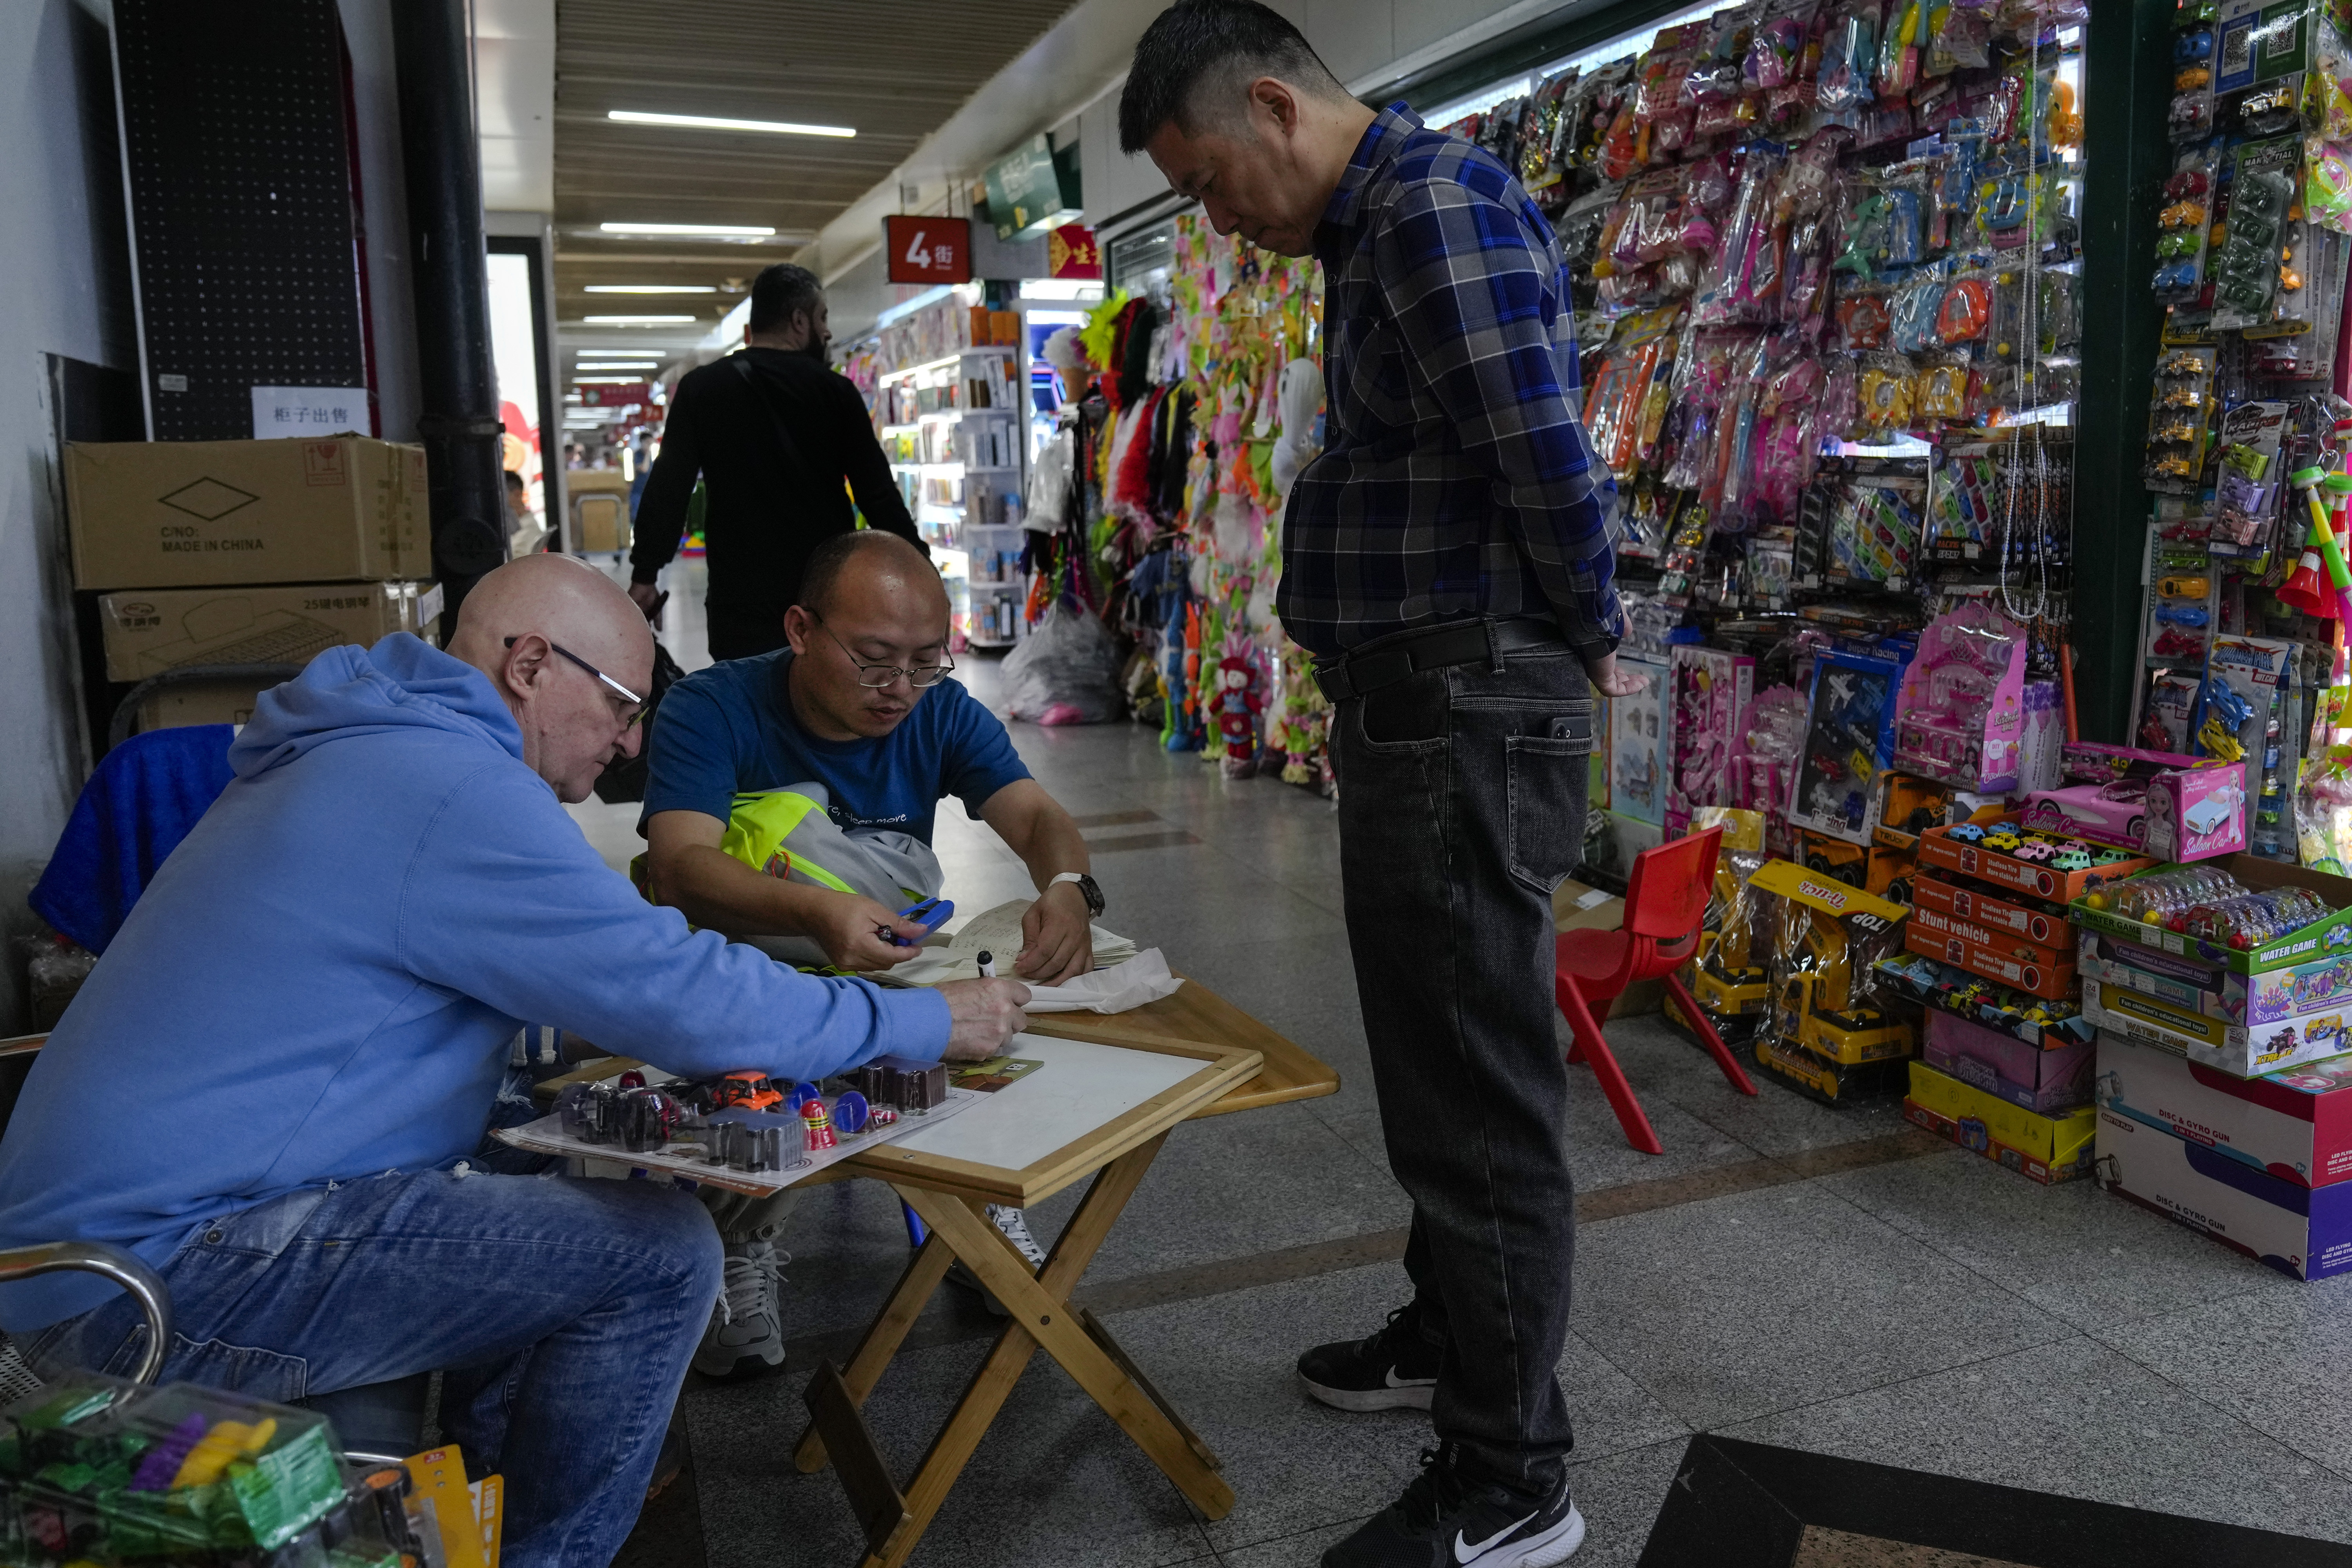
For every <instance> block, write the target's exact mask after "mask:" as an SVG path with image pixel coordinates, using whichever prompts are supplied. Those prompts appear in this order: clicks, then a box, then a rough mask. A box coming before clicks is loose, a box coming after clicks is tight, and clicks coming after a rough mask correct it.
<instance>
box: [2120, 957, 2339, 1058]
mask: <svg viewBox="0 0 2352 1568" xmlns="http://www.w3.org/2000/svg"><path fill="white" fill-rule="evenodd" d="M2083 1016H2084V1017H2086V1018H2088V1019H2090V1020H2091V1022H2092V1023H2093V1024H2095V1025H2096V1026H2098V1027H2100V1028H2102V1029H2110V1030H2113V1031H2114V1032H2115V1033H2116V1034H2119V1035H2128V1036H2130V1037H2132V1038H2133V1039H2136V1040H2146V1041H2147V1042H2149V1043H2150V1044H2153V1045H2158V1046H2161V1047H2165V1048H2166V1049H2168V1050H2175V1051H2179V1052H2181V1053H2182V1054H2183V1055H2185V1056H2187V1057H2188V1058H2189V1060H2190V1061H2192V1062H2198V1063H2200V1064H2202V1065H2203V1066H2206V1067H2210V1068H2221V1070H2222V1071H2223V1072H2225V1073H2228V1074H2230V1075H2231V1077H2232V1078H2254V1077H2258V1076H2259V1075H2261V1074H2263V1073H2273V1072H2278V1071H2281V1070H2283V1069H2284V1068H2293V1067H2302V1066H2304V1065H2305V1064H2306V1063H2309V1062H2317V1061H2325V1060H2326V1059H2327V1058H2330V1057H2336V1056H2342V1055H2343V1054H2344V1053H2345V1052H2346V1051H2347V1050H2352V1037H2347V1035H2346V1033H2345V1026H2346V1023H2347V1020H2352V1007H2347V1006H2344V1005H2338V1006H2335V1007H2330V1008H2327V1009H2325V1010H2323V1011H2319V1012H2313V1013H2301V1014H2297V1015H2296V1016H2294V1017H2292V1018H2281V1019H2276V1020H2273V1021H2272V1022H2269V1023H2263V1024H2231V1023H2226V1022H2224V1021H2223V1020H2221V1019H2220V1018H2209V1017H2207V1016H2205V1015H2204V1014H2202V1013H2194V1012H2190V1011H2189V1010H2188V1009H2186V1008H2182V1007H2176V1006H2174V1005H2172V1004H2170V1003H2169V1002H2164V1001H2159V1000H2158V998H2156V997H2154V996H2149V995H2146V994H2142V993H2140V992H2138V991H2132V990H2126V989H2125V988H2123V987H2121V986H2112V985H2107V984H2103V983H2101V982H2099V981H2096V980H2084V982H2083Z"/></svg>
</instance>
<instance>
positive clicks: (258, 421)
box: [253, 386, 370, 441]
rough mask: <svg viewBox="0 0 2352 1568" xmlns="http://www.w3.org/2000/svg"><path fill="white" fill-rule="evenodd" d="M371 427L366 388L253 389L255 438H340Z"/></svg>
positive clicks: (360, 433)
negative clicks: (346, 432) (346, 433)
mask: <svg viewBox="0 0 2352 1568" xmlns="http://www.w3.org/2000/svg"><path fill="white" fill-rule="evenodd" d="M369 428H370V426H369V420H368V394H367V388H366V387H364V386H257V387H255V388H254V389H253V438H254V439H255V440H257V441H268V440H274V439H276V438H277V437H281V436H340V435H342V434H343V433H344V432H345V431H353V432H356V433H358V434H359V435H362V436H364V435H366V434H367V433H368V430H369Z"/></svg>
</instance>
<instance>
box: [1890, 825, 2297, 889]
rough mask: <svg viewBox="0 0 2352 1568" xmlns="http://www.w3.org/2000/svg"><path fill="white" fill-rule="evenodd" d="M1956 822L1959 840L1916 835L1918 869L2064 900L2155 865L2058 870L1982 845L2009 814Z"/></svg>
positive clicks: (1938, 830)
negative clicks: (1992, 819)
mask: <svg viewBox="0 0 2352 1568" xmlns="http://www.w3.org/2000/svg"><path fill="white" fill-rule="evenodd" d="M1961 826H1963V827H1966V828H1968V829H1969V831H1968V832H1967V833H1966V834H1964V835H1963V836H1962V837H1959V838H1954V837H1952V834H1953V832H1954V831H1955V830H1954V829H1953V828H1949V827H1931V828H1929V829H1928V830H1927V832H1925V833H1922V834H1921V835H1919V850H1918V853H1919V867H1920V869H1922V870H1944V871H1958V873H1959V874H1960V875H1961V876H1963V877H1974V878H1977V879H1979V880H1980V881H1986V882H1990V883H1992V884H1993V885H1994V886H1995V887H1999V888H2013V889H2016V890H2017V891H2019V892H2021V893H2024V894H2027V895H2029V896H2031V897H2032V898H2037V899H2048V900H2052V901H2053V902H2056V903H2064V902H2066V901H2068V900H2073V899H2078V898H2081V897H2082V896H2083V895H2084V893H2087V892H2089V891H2090V890H2091V889H2094V888H2098V887H2104V886H2105V884H2107V883H2109V882H2119V881H2122V880H2123V879H2125V878H2126V877H2129V876H2132V875H2134V874H2135V873H2137V872H2140V871H2145V870H2147V868H2149V867H2151V866H2154V865H2155V864H2156V862H2155V861H2153V860H2150V859H2148V858H2146V857H2144V856H2133V857H2130V858H2126V859H2122V860H2116V861H2111V862H2109V863H2108V864H2106V865H2105V866H2095V867H2092V868H2089V869H2086V870H2074V871H2062V870H2059V869H2058V868H2055V867H2053V866H2052V865H2051V864H2050V863H2049V862H2047V861H2042V860H2021V859H2019V858H2017V857H2016V856H2014V855H2010V854H2006V853H2004V852H2003V851H2001V850H1999V849H1988V848H1986V847H1985V846H1984V845H1983V843H1982V842H1981V840H1982V839H1983V837H1985V835H1986V834H1987V833H1988V832H1990V831H1991V830H1992V829H1993V828H1995V827H2000V826H2008V827H2010V828H2011V829H2014V828H2016V827H2017V826H2018V823H2017V822H2016V820H2015V819H2014V818H2009V819H2006V820H2005V821H2004V822H2000V823H1990V822H1989V823H1984V824H1981V825H1979V824H1962V825H1961ZM2240 858H2244V857H2240ZM2248 885H2249V886H2252V884H2251V883H2250V884H2248Z"/></svg>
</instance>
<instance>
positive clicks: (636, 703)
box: [507, 637, 646, 729]
mask: <svg viewBox="0 0 2352 1568" xmlns="http://www.w3.org/2000/svg"><path fill="white" fill-rule="evenodd" d="M521 640H522V639H521V638H520V637H509V638H507V647H514V645H515V644H517V643H519V642H520V641H521ZM547 646H548V647H549V649H550V650H551V651H552V652H554V653H555V654H557V655H559V656H560V657H562V658H568V659H570V660H571V661H572V663H574V664H576V665H578V666H579V667H580V668H583V669H584V670H586V671H587V672H588V673H589V674H591V675H593V676H594V677H595V678H596V679H597V680H598V681H599V682H600V683H601V684H602V685H603V686H604V689H606V690H607V691H610V692H612V693H613V694H614V696H616V697H618V698H619V699H620V700H622V701H624V702H625V703H627V704H628V705H629V706H630V707H631V708H632V709H634V710H635V711H634V712H632V713H631V714H630V715H629V716H628V718H627V719H626V720H625V721H623V722H622V725H621V728H623V729H627V728H628V727H629V726H630V725H632V724H635V722H636V721H638V720H640V719H642V718H644V717H645V716H646V700H645V699H644V698H642V697H640V696H638V695H637V694H636V693H635V692H634V691H632V690H630V689H628V688H627V687H625V686H624V685H622V684H621V683H620V682H619V681H617V680H615V679H613V678H612V677H611V676H609V675H607V674H605V673H604V671H603V670H601V669H599V668H596V667H595V666H594V665H593V664H591V663H589V662H588V661H587V660H586V659H584V658H581V657H580V656H579V655H578V654H576V653H573V652H572V650H571V649H570V648H568V647H564V646H563V645H562V643H560V642H555V641H552V640H551V641H550V642H549V643H548V645H547Z"/></svg>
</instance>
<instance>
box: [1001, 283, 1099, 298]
mask: <svg viewBox="0 0 2352 1568" xmlns="http://www.w3.org/2000/svg"><path fill="white" fill-rule="evenodd" d="M1102 289H1103V286H1102V279H1099V278H1024V279H1022V280H1021V297H1022V298H1023V299H1024V300H1084V299H1087V298H1088V297H1089V296H1091V297H1093V298H1094V299H1097V300H1099V299H1101V298H1102Z"/></svg>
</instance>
